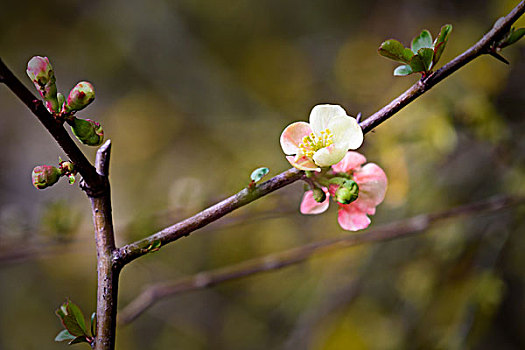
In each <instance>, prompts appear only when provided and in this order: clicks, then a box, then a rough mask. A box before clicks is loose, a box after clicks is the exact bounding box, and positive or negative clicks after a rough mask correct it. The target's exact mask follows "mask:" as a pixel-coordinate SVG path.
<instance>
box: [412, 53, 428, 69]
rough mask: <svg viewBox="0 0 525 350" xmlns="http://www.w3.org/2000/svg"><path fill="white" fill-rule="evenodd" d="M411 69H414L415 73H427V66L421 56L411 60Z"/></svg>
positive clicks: (415, 56)
mask: <svg viewBox="0 0 525 350" xmlns="http://www.w3.org/2000/svg"><path fill="white" fill-rule="evenodd" d="M410 68H412V71H413V72H414V73H418V72H425V64H424V63H423V60H422V59H421V56H419V55H414V57H412V59H411V60H410Z"/></svg>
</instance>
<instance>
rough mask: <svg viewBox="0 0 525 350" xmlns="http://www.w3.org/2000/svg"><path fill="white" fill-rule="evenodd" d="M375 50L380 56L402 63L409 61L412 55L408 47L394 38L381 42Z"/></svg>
mask: <svg viewBox="0 0 525 350" xmlns="http://www.w3.org/2000/svg"><path fill="white" fill-rule="evenodd" d="M377 51H378V52H379V54H380V55H381V56H384V57H386V58H390V59H392V60H394V61H399V62H403V63H410V60H411V58H412V56H414V54H413V53H412V51H411V50H410V49H408V48H406V47H404V46H403V44H401V43H400V42H399V41H397V40H395V39H390V40H387V41H385V42H383V43H382V44H381V46H379V49H378V50H377Z"/></svg>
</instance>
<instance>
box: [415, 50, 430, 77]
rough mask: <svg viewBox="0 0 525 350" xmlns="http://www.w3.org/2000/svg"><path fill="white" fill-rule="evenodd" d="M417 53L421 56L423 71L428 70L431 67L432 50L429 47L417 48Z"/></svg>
mask: <svg viewBox="0 0 525 350" xmlns="http://www.w3.org/2000/svg"><path fill="white" fill-rule="evenodd" d="M417 55H418V56H419V57H421V62H423V65H424V66H425V72H429V71H430V69H431V68H432V58H433V57H434V50H432V49H429V48H422V49H419V51H418V52H417Z"/></svg>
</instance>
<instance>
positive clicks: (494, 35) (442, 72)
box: [360, 1, 525, 132]
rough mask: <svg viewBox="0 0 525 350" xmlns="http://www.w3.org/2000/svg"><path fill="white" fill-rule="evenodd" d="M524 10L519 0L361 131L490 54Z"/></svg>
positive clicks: (383, 119) (367, 121)
mask: <svg viewBox="0 0 525 350" xmlns="http://www.w3.org/2000/svg"><path fill="white" fill-rule="evenodd" d="M524 12H525V1H521V2H520V3H519V4H518V5H517V6H516V7H515V8H514V9H512V11H511V12H510V13H509V14H508V15H507V16H505V17H502V18H501V19H500V20H498V21H496V23H495V24H494V26H493V27H492V29H491V30H490V31H489V32H488V33H487V34H485V35H484V36H483V37H482V38H481V39H480V40H479V41H478V42H477V43H475V44H474V45H473V46H471V47H470V48H469V49H468V50H466V51H465V52H463V53H462V54H461V55H459V56H457V57H456V58H454V59H453V60H452V61H450V62H448V63H447V64H445V65H444V66H443V67H441V68H440V69H438V70H437V71H435V72H434V73H432V74H430V75H429V76H428V77H426V78H423V79H421V80H419V81H418V82H417V83H415V84H414V85H412V86H411V87H410V88H409V89H408V90H406V91H405V92H404V93H403V94H401V95H400V96H399V97H398V98H396V99H395V100H393V101H392V102H390V103H389V104H388V105H386V106H385V107H383V108H382V109H381V110H379V111H378V112H376V113H374V114H373V115H371V116H370V117H368V118H367V119H366V120H364V121H363V122H361V123H360V125H361V127H362V128H363V131H364V132H367V131H370V130H372V129H373V128H375V127H376V126H378V125H379V124H381V123H382V122H384V121H385V120H387V119H388V118H390V117H391V116H393V115H394V114H396V113H397V112H399V111H400V110H401V109H402V108H403V107H405V106H406V105H408V104H409V103H410V102H412V101H413V100H415V99H416V98H417V97H419V96H421V95H422V94H423V93H424V92H426V91H428V90H429V89H430V88H432V87H433V86H434V85H436V84H437V83H439V82H440V81H442V80H443V79H445V78H446V77H448V76H449V75H451V74H452V73H454V72H455V71H457V70H458V69H460V68H461V67H463V66H464V65H466V64H467V63H469V62H471V61H472V60H474V59H475V58H477V57H479V56H481V55H484V54H491V52H493V51H492V50H491V47H492V45H493V44H494V43H495V42H496V41H497V40H499V39H501V37H502V36H503V35H505V34H506V33H507V32H508V31H509V29H510V27H511V26H512V24H513V23H514V22H516V21H517V20H518V18H520V17H521V15H522V14H523V13H524Z"/></svg>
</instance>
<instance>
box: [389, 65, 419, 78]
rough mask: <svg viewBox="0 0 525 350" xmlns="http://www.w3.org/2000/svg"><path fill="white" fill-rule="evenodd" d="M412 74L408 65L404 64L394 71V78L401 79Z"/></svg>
mask: <svg viewBox="0 0 525 350" xmlns="http://www.w3.org/2000/svg"><path fill="white" fill-rule="evenodd" d="M412 73H414V72H413V71H412V68H411V67H410V66H409V65H408V64H404V65H402V66H399V67H397V68H396V69H394V76H396V77H403V76H406V75H410V74H412Z"/></svg>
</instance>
